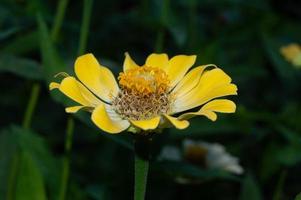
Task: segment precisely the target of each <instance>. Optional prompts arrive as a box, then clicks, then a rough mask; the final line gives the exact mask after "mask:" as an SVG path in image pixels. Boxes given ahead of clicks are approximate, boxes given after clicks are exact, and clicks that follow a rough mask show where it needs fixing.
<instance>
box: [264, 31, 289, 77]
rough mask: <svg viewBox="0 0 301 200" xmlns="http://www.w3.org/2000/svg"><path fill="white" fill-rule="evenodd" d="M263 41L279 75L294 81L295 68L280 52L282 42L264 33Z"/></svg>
mask: <svg viewBox="0 0 301 200" xmlns="http://www.w3.org/2000/svg"><path fill="white" fill-rule="evenodd" d="M262 41H263V46H264V48H265V50H266V52H267V55H268V56H269V58H270V60H271V62H272V63H273V66H274V67H275V69H276V70H277V72H278V74H279V76H280V77H281V78H283V79H284V80H286V81H288V80H289V81H294V80H295V76H294V73H295V69H294V68H293V67H292V66H291V65H290V64H288V63H287V62H286V61H285V60H284V58H283V57H282V55H281V54H280V47H281V46H280V44H279V43H277V42H276V41H275V40H273V39H272V38H271V36H269V35H266V34H262Z"/></svg>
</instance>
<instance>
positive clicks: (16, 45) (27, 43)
mask: <svg viewBox="0 0 301 200" xmlns="http://www.w3.org/2000/svg"><path fill="white" fill-rule="evenodd" d="M38 36H39V34H38V32H37V31H36V30H33V31H30V32H27V33H22V34H21V35H20V36H18V37H16V38H14V40H12V41H10V42H9V43H8V44H7V45H6V46H4V47H3V48H2V49H1V51H0V52H1V53H4V54H14V55H20V54H24V53H28V52H31V51H33V50H35V49H38V47H39V42H38V40H37V38H38Z"/></svg>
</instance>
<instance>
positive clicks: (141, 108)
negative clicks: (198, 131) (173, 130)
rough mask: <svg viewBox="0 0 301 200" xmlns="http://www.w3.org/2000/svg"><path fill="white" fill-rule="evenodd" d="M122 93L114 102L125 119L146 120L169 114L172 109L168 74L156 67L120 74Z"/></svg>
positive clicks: (117, 110) (146, 67)
mask: <svg viewBox="0 0 301 200" xmlns="http://www.w3.org/2000/svg"><path fill="white" fill-rule="evenodd" d="M118 80H119V85H120V87H121V91H120V92H119V93H118V95H117V97H115V99H114V100H113V102H112V105H113V107H114V108H115V111H116V112H117V113H118V114H119V115H121V116H122V117H123V118H125V119H131V120H145V119H150V118H152V117H155V116H158V115H160V114H163V113H167V112H168V110H169V107H170V95H169V93H168V89H169V80H168V76H167V74H166V73H165V72H164V71H163V70H161V69H159V68H155V67H149V66H143V67H139V68H133V69H129V70H127V71H125V72H122V73H120V74H119V77H118Z"/></svg>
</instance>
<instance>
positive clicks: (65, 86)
mask: <svg viewBox="0 0 301 200" xmlns="http://www.w3.org/2000/svg"><path fill="white" fill-rule="evenodd" d="M56 86H57V85H56ZM58 89H59V90H60V91H61V92H62V93H63V94H65V95H66V96H68V97H69V98H71V99H72V100H74V101H76V102H78V103H80V104H81V105H83V106H90V107H95V106H97V105H98V104H101V103H102V102H101V101H100V100H99V99H97V98H96V97H95V96H94V95H93V94H92V93H91V92H90V91H89V90H88V89H87V88H86V87H85V86H83V85H82V84H81V83H80V82H79V81H77V80H76V79H75V78H74V77H72V76H69V77H67V78H64V79H63V81H62V82H61V84H60V85H59V87H58Z"/></svg>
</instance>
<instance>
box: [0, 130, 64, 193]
mask: <svg viewBox="0 0 301 200" xmlns="http://www.w3.org/2000/svg"><path fill="white" fill-rule="evenodd" d="M23 152H26V153H27V154H28V156H27V155H25V157H26V158H22V156H24V155H22V153H23ZM16 155H21V157H20V158H19V162H17V163H18V165H17V166H13V165H14V164H13V162H14V158H15V157H16ZM27 157H30V158H29V159H31V160H32V161H31V160H30V161H29V163H26V165H24V166H23V165H22V163H21V162H22V159H27ZM26 162H27V161H26ZM28 165H34V166H35V168H38V171H39V172H37V170H36V169H34V170H35V171H34V172H32V173H35V176H39V175H37V174H42V176H43V179H44V180H45V183H43V184H45V186H46V187H47V191H49V195H50V197H52V198H55V195H56V194H57V191H58V184H57V183H58V180H59V174H60V167H59V162H58V160H57V159H55V158H54V157H53V156H52V155H51V153H50V151H49V149H48V148H47V144H46V143H45V141H44V140H43V139H42V138H41V137H39V136H38V135H37V134H35V133H32V132H31V131H29V130H25V129H23V128H21V127H18V126H11V127H9V128H6V129H4V130H3V131H1V134H0V178H1V179H0V181H1V182H0V199H2V197H3V196H1V195H6V192H7V187H8V182H9V179H10V177H9V176H10V174H11V169H13V168H14V167H17V168H16V169H17V171H18V174H17V177H16V180H14V181H13V183H14V182H15V183H17V182H18V181H19V177H20V176H19V175H20V173H22V172H20V173H19V171H20V170H21V167H24V170H27V168H26V167H27V166H28ZM26 173H28V176H29V175H30V173H31V172H30V171H26ZM23 178H24V177H23ZM29 179H30V178H29ZM22 181H23V180H22ZM13 187H14V188H15V185H14V186H13ZM33 187H34V186H33ZM38 187H40V186H38ZM2 190H3V191H2Z"/></svg>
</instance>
